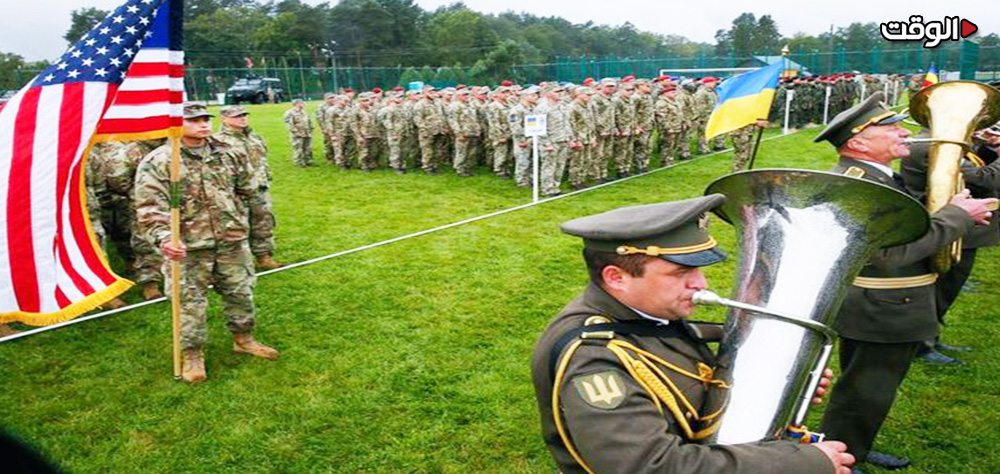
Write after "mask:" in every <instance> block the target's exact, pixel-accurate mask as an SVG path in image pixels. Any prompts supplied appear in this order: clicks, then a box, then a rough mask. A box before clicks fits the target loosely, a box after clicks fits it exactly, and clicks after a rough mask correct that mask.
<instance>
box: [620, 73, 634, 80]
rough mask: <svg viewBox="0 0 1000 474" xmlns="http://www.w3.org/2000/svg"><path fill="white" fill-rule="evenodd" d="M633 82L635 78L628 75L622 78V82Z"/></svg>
mask: <svg viewBox="0 0 1000 474" xmlns="http://www.w3.org/2000/svg"><path fill="white" fill-rule="evenodd" d="M634 80H635V76H633V75H631V74H629V75H627V76H625V77H623V78H622V82H632V81H634Z"/></svg>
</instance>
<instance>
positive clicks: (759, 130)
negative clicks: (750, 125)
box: [747, 125, 764, 170]
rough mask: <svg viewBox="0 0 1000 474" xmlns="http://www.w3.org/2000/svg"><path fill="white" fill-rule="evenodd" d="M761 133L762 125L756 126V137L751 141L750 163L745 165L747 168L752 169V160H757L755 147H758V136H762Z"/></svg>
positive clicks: (762, 131)
mask: <svg viewBox="0 0 1000 474" xmlns="http://www.w3.org/2000/svg"><path fill="white" fill-rule="evenodd" d="M754 126H755V127H757V125H754ZM763 135H764V128H763V127H757V139H756V140H754V142H753V152H752V153H750V165H749V166H747V169H748V170H752V169H753V163H754V161H756V160H757V148H758V147H760V137H762V136H763Z"/></svg>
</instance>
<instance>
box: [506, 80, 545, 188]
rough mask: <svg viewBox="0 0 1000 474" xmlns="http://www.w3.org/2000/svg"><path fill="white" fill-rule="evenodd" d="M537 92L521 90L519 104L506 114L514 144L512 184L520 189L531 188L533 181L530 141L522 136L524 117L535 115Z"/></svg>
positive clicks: (529, 89) (537, 90) (532, 88)
mask: <svg viewBox="0 0 1000 474" xmlns="http://www.w3.org/2000/svg"><path fill="white" fill-rule="evenodd" d="M538 92H539V89H538V86H531V87H528V88H525V89H522V90H521V102H520V103H518V104H516V105H514V106H513V107H511V108H510V112H508V114H507V124H508V125H510V134H511V137H512V141H513V144H514V146H513V148H512V149H513V150H514V182H515V183H517V185H518V186H521V187H528V186H531V181H532V179H533V174H532V173H533V170H532V169H531V165H532V163H531V160H532V158H531V153H532V150H531V139H529V138H528V137H527V136H525V134H524V117H526V116H528V115H531V114H533V113H535V112H534V111H535V104H536V103H537V102H538Z"/></svg>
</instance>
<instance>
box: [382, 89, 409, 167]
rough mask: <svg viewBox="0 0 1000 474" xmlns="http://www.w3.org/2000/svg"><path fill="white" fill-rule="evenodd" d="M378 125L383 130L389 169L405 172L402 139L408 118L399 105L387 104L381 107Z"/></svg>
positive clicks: (395, 103) (394, 103)
mask: <svg viewBox="0 0 1000 474" xmlns="http://www.w3.org/2000/svg"><path fill="white" fill-rule="evenodd" d="M380 115H381V117H380V123H381V124H382V127H383V128H384V129H385V134H386V135H385V138H386V143H388V145H389V167H391V168H392V169H394V170H397V171H405V170H406V165H405V164H404V163H403V160H402V146H403V138H404V136H405V135H406V132H407V128H408V124H409V123H410V117H409V116H407V114H406V110H405V109H404V108H403V105H402V104H401V103H397V102H392V101H390V102H388V103H386V104H385V106H383V107H382V111H381V113H380Z"/></svg>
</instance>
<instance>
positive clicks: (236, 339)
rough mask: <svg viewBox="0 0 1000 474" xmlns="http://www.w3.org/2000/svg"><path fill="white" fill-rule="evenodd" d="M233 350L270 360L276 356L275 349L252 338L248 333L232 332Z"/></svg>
mask: <svg viewBox="0 0 1000 474" xmlns="http://www.w3.org/2000/svg"><path fill="white" fill-rule="evenodd" d="M233 351H234V352H240V353H243V354H250V355H252V356H256V357H261V358H264V359H270V360H277V358H278V351H277V350H275V349H274V348H271V347H268V346H265V345H264V344H261V343H259V342H257V341H255V340H253V336H251V335H250V333H236V334H233Z"/></svg>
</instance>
